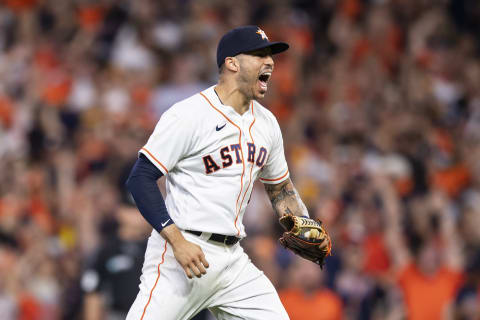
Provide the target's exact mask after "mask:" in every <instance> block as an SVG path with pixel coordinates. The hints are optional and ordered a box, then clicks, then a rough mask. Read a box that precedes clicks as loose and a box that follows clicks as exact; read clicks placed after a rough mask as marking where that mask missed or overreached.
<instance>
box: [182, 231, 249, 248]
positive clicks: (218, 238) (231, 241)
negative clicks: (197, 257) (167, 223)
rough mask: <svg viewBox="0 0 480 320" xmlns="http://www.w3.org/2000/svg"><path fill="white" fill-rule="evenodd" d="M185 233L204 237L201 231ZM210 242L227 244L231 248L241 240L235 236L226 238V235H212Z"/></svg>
mask: <svg viewBox="0 0 480 320" xmlns="http://www.w3.org/2000/svg"><path fill="white" fill-rule="evenodd" d="M185 231H186V232H188V233H191V234H194V235H196V236H201V235H202V232H201V231H193V230H185ZM208 240H212V241H216V242H220V243H223V244H227V245H229V246H231V245H233V244H235V243H237V242H238V241H240V240H241V239H240V238H237V237H235V236H226V235H224V234H218V233H212V235H211V236H210V238H208Z"/></svg>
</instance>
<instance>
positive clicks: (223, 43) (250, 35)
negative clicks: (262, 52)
mask: <svg viewBox="0 0 480 320" xmlns="http://www.w3.org/2000/svg"><path fill="white" fill-rule="evenodd" d="M263 48H271V49H272V54H277V53H280V52H283V51H285V50H287V49H288V48H289V45H288V44H287V43H285V42H270V41H269V40H268V37H267V35H266V34H265V32H263V30H262V29H260V28H259V27H257V26H242V27H238V28H235V29H232V30H230V31H228V32H227V33H226V34H225V35H224V36H223V37H222V39H220V42H219V43H218V47H217V65H218V67H219V68H220V67H221V65H222V64H223V63H224V62H225V58H227V57H234V56H236V55H237V54H240V53H246V52H249V51H254V50H258V49H263Z"/></svg>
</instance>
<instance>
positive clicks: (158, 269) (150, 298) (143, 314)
mask: <svg viewBox="0 0 480 320" xmlns="http://www.w3.org/2000/svg"><path fill="white" fill-rule="evenodd" d="M165 252H167V241H166V240H165V248H164V249H163V253H162V262H160V263H159V264H158V266H157V272H158V275H157V280H155V284H154V285H153V288H152V290H150V296H149V297H148V301H147V304H146V305H145V308H143V313H142V317H141V318H140V320H143V317H144V316H145V312H146V311H147V307H148V305H149V304H150V300H152V294H153V290H155V287H156V286H157V283H158V279H160V265H161V264H163V262H164V261H165Z"/></svg>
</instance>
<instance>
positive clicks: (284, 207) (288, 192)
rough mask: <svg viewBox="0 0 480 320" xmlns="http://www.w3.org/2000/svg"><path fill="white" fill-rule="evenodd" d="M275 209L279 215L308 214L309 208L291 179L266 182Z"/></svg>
mask: <svg viewBox="0 0 480 320" xmlns="http://www.w3.org/2000/svg"><path fill="white" fill-rule="evenodd" d="M264 186H265V190H266V191H267V194H268V197H269V198H270V202H271V203H272V207H273V210H274V211H275V212H276V213H277V214H278V216H279V217H281V216H283V215H285V214H293V215H295V216H308V211H307V208H306V207H305V204H303V202H302V199H300V196H299V194H298V192H297V190H296V189H295V187H294V186H293V183H292V181H291V180H290V179H288V180H286V181H284V182H282V183H279V184H264Z"/></svg>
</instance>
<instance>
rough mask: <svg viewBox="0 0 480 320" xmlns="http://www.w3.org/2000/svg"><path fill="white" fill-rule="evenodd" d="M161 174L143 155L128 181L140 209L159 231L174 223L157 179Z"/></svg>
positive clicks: (128, 186) (129, 188) (127, 184)
mask: <svg viewBox="0 0 480 320" xmlns="http://www.w3.org/2000/svg"><path fill="white" fill-rule="evenodd" d="M161 176H162V173H161V172H160V170H158V169H157V168H156V167H155V165H153V164H152V163H151V162H150V161H149V160H148V159H146V158H145V156H143V155H142V156H140V158H138V160H137V162H136V163H135V165H134V167H133V169H132V172H131V173H130V176H129V177H128V180H127V183H126V186H127V188H128V190H129V191H130V193H131V194H132V197H133V198H134V199H135V203H136V204H137V208H138V210H139V211H140V213H141V214H142V215H143V217H144V218H145V220H147V221H148V223H150V225H151V226H152V227H153V228H154V229H155V230H157V231H158V232H161V231H162V229H163V228H165V227H166V226H168V225H170V224H172V223H173V220H172V219H171V218H170V215H169V214H168V211H167V208H166V206H165V201H164V200H163V197H162V194H161V193H160V190H159V189H158V185H157V180H158V179H159V178H160V177H161Z"/></svg>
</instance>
